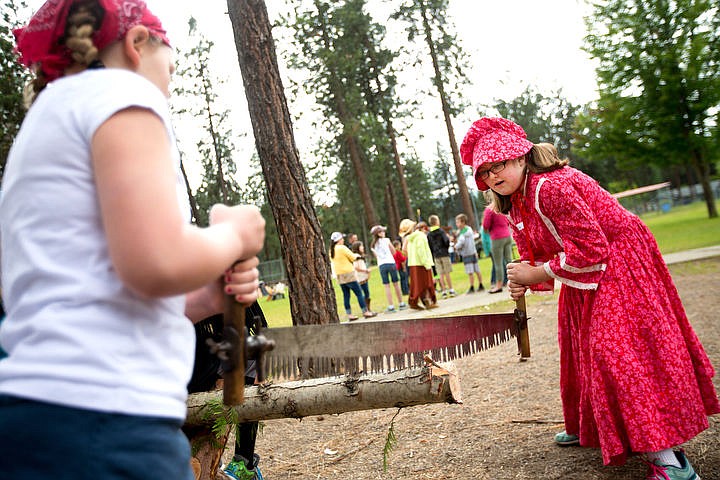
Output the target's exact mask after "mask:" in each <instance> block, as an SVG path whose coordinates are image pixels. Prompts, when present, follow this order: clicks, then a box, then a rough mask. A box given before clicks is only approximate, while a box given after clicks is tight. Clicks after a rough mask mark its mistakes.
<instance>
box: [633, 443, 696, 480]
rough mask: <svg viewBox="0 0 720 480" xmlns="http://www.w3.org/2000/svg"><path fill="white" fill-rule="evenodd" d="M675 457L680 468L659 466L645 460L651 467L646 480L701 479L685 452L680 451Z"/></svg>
mask: <svg viewBox="0 0 720 480" xmlns="http://www.w3.org/2000/svg"><path fill="white" fill-rule="evenodd" d="M675 456H676V457H677V459H678V462H680V467H675V466H673V465H658V464H657V463H654V462H648V461H647V460H643V461H644V462H645V463H647V464H648V467H649V469H648V473H647V477H645V480H700V477H699V476H698V474H697V473H695V470H694V469H693V467H692V465H690V462H689V461H688V459H687V457H686V456H685V452H683V451H682V450H680V451H679V452H675Z"/></svg>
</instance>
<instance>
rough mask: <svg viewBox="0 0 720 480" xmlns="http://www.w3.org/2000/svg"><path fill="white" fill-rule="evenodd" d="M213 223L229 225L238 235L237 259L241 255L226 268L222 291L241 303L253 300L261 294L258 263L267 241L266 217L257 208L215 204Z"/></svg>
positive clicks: (212, 216)
mask: <svg viewBox="0 0 720 480" xmlns="http://www.w3.org/2000/svg"><path fill="white" fill-rule="evenodd" d="M210 224H211V225H219V224H227V225H229V226H230V227H231V228H232V229H233V231H234V232H235V233H236V235H237V240H238V241H237V247H238V252H237V258H241V259H242V260H239V261H237V262H235V264H234V265H233V266H232V267H231V268H229V269H228V270H226V271H225V275H224V281H225V285H224V287H223V292H224V293H225V294H227V295H233V296H234V297H235V300H236V301H238V302H240V303H245V304H250V303H253V302H254V301H255V300H256V299H257V296H258V293H257V291H258V287H259V272H258V270H257V266H258V263H259V260H258V258H257V257H256V255H257V254H258V252H260V250H261V249H262V246H263V243H264V241H265V219H263V218H262V216H261V215H260V210H259V209H258V208H257V207H254V206H249V205H238V206H234V207H228V206H225V205H220V204H218V205H214V206H213V207H212V209H211V210H210Z"/></svg>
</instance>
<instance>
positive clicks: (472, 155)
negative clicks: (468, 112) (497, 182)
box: [460, 117, 533, 192]
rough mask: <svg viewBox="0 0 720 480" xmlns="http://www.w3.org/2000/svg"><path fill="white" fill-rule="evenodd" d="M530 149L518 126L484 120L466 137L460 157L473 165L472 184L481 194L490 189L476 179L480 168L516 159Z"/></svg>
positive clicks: (509, 122)
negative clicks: (473, 181)
mask: <svg viewBox="0 0 720 480" xmlns="http://www.w3.org/2000/svg"><path fill="white" fill-rule="evenodd" d="M532 147H533V144H532V142H530V141H529V140H528V139H527V134H526V133H525V131H524V130H523V129H522V127H520V125H518V124H516V123H514V122H511V121H510V120H507V119H505V118H500V117H483V118H481V119H480V120H476V121H475V122H474V123H473V124H472V125H471V126H470V129H469V130H468V131H467V133H466V134H465V138H464V139H463V141H462V145H460V156H461V158H462V163H464V164H465V165H470V166H472V169H473V176H474V177H475V183H476V184H477V186H478V188H479V189H480V190H481V191H483V192H484V191H485V190H488V188H489V187H488V186H487V184H486V183H485V182H483V181H482V180H480V179H479V178H478V177H477V171H478V168H479V167H480V166H481V165H484V164H486V163H496V162H503V161H505V160H511V159H513V158H518V157H520V156H522V155H525V154H526V153H527V152H529V151H530V149H531V148H532Z"/></svg>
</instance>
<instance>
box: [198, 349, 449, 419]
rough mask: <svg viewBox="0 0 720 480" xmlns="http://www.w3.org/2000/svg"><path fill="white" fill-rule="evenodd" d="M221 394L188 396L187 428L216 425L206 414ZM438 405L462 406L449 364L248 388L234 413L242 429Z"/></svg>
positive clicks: (214, 392) (216, 392)
mask: <svg viewBox="0 0 720 480" xmlns="http://www.w3.org/2000/svg"><path fill="white" fill-rule="evenodd" d="M221 394H222V392H220V391H213V392H202V393H195V394H192V395H190V398H189V399H188V412H187V418H186V420H185V423H186V425H204V424H208V423H212V422H213V419H212V417H211V416H210V415H207V414H206V413H205V409H206V405H207V404H208V403H211V402H214V403H217V402H218V401H219V400H220V398H221ZM440 402H447V403H462V391H461V388H460V382H459V379H458V376H457V369H456V368H455V365H454V364H453V363H451V362H450V363H443V364H439V365H432V366H426V367H422V368H412V369H407V370H399V371H397V372H392V373H388V374H380V375H367V376H355V377H352V376H346V377H334V378H318V379H311V380H302V381H296V382H287V383H279V384H272V383H269V384H265V385H259V386H253V387H247V388H246V389H245V401H244V402H243V403H242V404H241V405H237V406H235V407H233V408H235V410H236V411H237V413H238V421H239V422H240V423H243V422H256V421H260V420H272V419H277V418H303V417H308V416H312V415H322V414H331V413H344V412H353V411H357V410H371V409H377V408H392V407H408V406H413V405H423V404H427V403H440Z"/></svg>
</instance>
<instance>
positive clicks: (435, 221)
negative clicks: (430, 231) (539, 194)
mask: <svg viewBox="0 0 720 480" xmlns="http://www.w3.org/2000/svg"><path fill="white" fill-rule="evenodd" d="M428 222H430V225H432V226H433V227H434V226H435V225H440V217H438V216H437V215H430V216H429V217H428Z"/></svg>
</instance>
